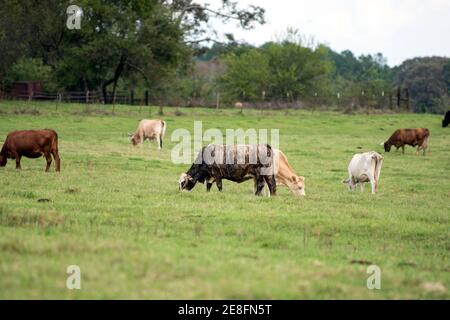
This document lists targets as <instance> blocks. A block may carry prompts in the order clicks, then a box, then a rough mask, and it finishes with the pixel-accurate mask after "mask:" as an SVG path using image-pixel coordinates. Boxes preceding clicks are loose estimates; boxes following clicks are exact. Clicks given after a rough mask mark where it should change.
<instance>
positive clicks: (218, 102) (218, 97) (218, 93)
mask: <svg viewBox="0 0 450 320" xmlns="http://www.w3.org/2000/svg"><path fill="white" fill-rule="evenodd" d="M219 107H220V92H219V91H217V92H216V109H217V110H218V109H219Z"/></svg>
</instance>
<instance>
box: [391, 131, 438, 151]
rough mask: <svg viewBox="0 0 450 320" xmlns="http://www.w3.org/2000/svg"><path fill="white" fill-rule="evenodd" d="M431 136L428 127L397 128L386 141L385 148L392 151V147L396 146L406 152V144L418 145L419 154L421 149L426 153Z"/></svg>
mask: <svg viewBox="0 0 450 320" xmlns="http://www.w3.org/2000/svg"><path fill="white" fill-rule="evenodd" d="M429 137H430V130H428V129H427V128H415V129H398V130H396V131H395V132H394V133H393V134H392V136H391V137H390V138H389V140H388V141H386V142H385V143H384V150H385V151H386V152H389V151H391V147H392V146H395V147H396V148H397V150H398V149H399V148H402V152H403V154H405V145H410V146H412V147H415V146H417V153H416V154H417V155H418V154H419V151H420V149H422V150H423V155H425V152H426V149H427V148H428V138H429Z"/></svg>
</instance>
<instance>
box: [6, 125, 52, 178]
mask: <svg viewBox="0 0 450 320" xmlns="http://www.w3.org/2000/svg"><path fill="white" fill-rule="evenodd" d="M42 155H44V156H45V158H46V160H47V167H46V168H45V171H46V172H47V171H48V169H49V168H50V164H51V163H52V156H53V158H54V159H55V162H56V171H60V167H61V160H60V158H59V154H58V134H57V133H56V132H55V131H54V130H51V129H43V130H23V131H13V132H11V133H9V134H8V136H7V137H6V140H5V143H4V144H3V148H2V150H1V152H0V167H4V166H6V163H7V161H8V158H9V159H15V160H16V169H21V166H20V159H21V158H22V156H24V157H27V158H33V159H35V158H39V157H41V156H42Z"/></svg>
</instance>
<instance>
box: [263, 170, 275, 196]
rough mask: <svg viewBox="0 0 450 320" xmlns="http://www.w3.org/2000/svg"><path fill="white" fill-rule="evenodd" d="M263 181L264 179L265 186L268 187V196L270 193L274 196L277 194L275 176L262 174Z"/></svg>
mask: <svg viewBox="0 0 450 320" xmlns="http://www.w3.org/2000/svg"><path fill="white" fill-rule="evenodd" d="M264 181H266V183H267V186H268V187H269V196H270V195H273V196H276V195H277V182H276V180H275V176H274V175H270V176H264Z"/></svg>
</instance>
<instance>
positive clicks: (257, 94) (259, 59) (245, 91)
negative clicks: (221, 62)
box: [220, 49, 271, 100]
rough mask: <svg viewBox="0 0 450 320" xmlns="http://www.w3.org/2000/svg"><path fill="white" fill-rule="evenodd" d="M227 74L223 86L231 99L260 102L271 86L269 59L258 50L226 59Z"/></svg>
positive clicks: (232, 55) (222, 82) (223, 78)
mask: <svg viewBox="0 0 450 320" xmlns="http://www.w3.org/2000/svg"><path fill="white" fill-rule="evenodd" d="M225 64H226V72H225V74H224V75H223V77H222V78H221V80H220V82H221V86H222V88H223V89H224V91H225V92H226V94H227V95H228V96H229V97H230V98H234V99H242V100H260V99H261V98H262V96H263V92H267V91H269V88H270V84H271V77H270V69H269V59H268V57H267V56H266V55H264V54H263V53H261V52H260V51H259V50H258V49H252V50H250V51H248V52H246V53H243V54H242V55H240V56H237V55H236V54H234V53H232V54H230V55H228V56H227V57H226V58H225Z"/></svg>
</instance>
